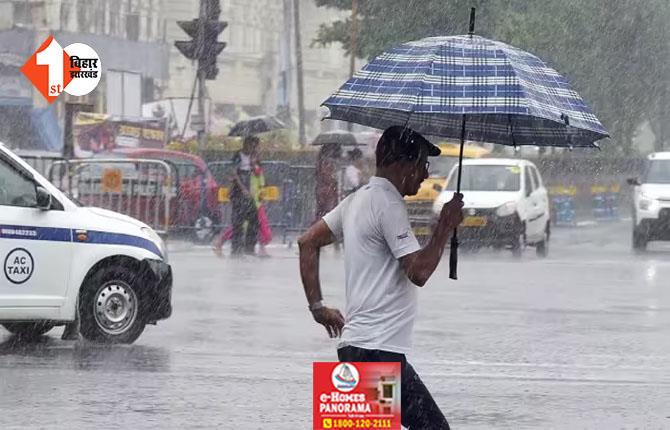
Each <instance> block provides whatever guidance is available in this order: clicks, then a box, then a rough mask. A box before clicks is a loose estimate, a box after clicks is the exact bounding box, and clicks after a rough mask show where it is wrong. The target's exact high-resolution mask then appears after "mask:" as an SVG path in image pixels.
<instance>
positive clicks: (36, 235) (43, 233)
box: [0, 225, 163, 258]
mask: <svg viewBox="0 0 670 430" xmlns="http://www.w3.org/2000/svg"><path fill="white" fill-rule="evenodd" d="M78 232H86V236H87V238H86V240H85V241H79V240H74V237H75V235H76V234H77V233H78ZM0 239H23V240H42V241H49V242H76V243H82V244H87V243H90V244H99V245H125V246H133V247H135V248H141V249H145V250H147V251H149V252H153V253H154V254H156V255H158V256H160V257H161V258H162V257H163V254H162V253H161V251H160V249H159V248H158V247H157V246H156V244H155V243H153V242H152V241H150V240H148V239H145V238H143V237H138V236H132V235H130V234H123V233H111V232H107V231H95V230H78V229H70V228H58V227H37V226H25V225H0Z"/></svg>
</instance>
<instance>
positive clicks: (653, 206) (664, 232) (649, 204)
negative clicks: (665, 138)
mask: <svg viewBox="0 0 670 430" xmlns="http://www.w3.org/2000/svg"><path fill="white" fill-rule="evenodd" d="M628 183H629V184H630V185H633V186H634V188H633V249H635V250H637V251H643V250H645V249H647V243H648V242H650V241H653V240H670V152H655V153H652V154H650V155H649V156H648V157H647V160H646V162H645V164H644V167H643V171H642V175H641V176H640V177H639V178H631V179H628Z"/></svg>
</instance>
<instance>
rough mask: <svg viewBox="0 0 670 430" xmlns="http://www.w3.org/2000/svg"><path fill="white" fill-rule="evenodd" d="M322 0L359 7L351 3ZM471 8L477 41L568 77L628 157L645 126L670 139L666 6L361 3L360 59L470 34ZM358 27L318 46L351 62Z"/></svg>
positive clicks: (555, 1) (632, 1)
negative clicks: (332, 47) (499, 44)
mask: <svg viewBox="0 0 670 430" xmlns="http://www.w3.org/2000/svg"><path fill="white" fill-rule="evenodd" d="M315 1H316V4H317V5H319V6H325V7H331V8H338V9H341V10H346V9H350V8H351V1H350V0H315ZM470 6H475V7H478V9H477V26H476V33H477V34H480V35H482V36H484V37H490V38H494V39H497V40H501V41H504V42H506V43H509V44H511V45H514V46H516V47H519V48H521V49H524V50H527V51H529V52H532V53H534V54H536V55H538V56H539V57H540V58H542V59H543V60H544V61H546V62H547V63H548V64H549V65H551V66H552V67H554V68H556V69H557V70H559V71H560V72H561V73H562V74H563V75H565V76H566V78H568V80H569V81H570V82H571V84H572V85H573V86H574V88H575V90H576V91H577V92H579V93H580V94H581V95H582V96H583V97H584V99H585V100H586V102H587V103H588V104H589V105H590V106H591V107H592V108H593V109H594V111H595V112H596V114H597V115H598V117H599V118H600V119H601V121H602V122H603V124H604V125H605V127H606V128H607V129H608V130H609V131H610V133H611V135H612V139H613V141H614V143H615V145H616V147H617V148H619V149H620V150H622V151H624V152H630V151H631V150H632V147H631V145H632V143H631V142H632V138H633V135H634V132H635V130H636V128H637V127H638V126H639V125H640V124H641V123H642V122H644V121H645V120H649V121H650V124H651V127H652V130H654V132H655V134H656V136H657V137H661V136H663V135H665V138H666V139H667V138H670V130H668V126H667V125H666V123H667V122H668V119H669V118H668V109H666V108H665V106H666V104H667V99H668V97H667V86H668V78H670V75H669V73H670V72H669V71H670V67H668V62H669V57H670V44H669V43H668V40H670V39H669V38H668V26H669V25H670V2H668V1H667V0H609V1H605V0H593V1H589V2H585V1H581V0H546V1H542V2H538V1H533V0H499V1H496V2H486V1H483V0H482V1H464V0H424V1H420V0H409V1H403V0H359V16H360V24H359V33H360V35H359V41H358V50H357V52H356V55H357V56H359V57H362V58H371V57H373V56H375V55H377V54H379V53H381V52H383V51H384V50H385V49H388V48H390V47H392V46H395V45H398V44H400V43H402V42H405V41H408V40H415V39H420V38H422V37H427V36H434V35H444V34H464V33H466V32H467V24H468V14H469V10H470ZM350 24H351V23H350V20H349V19H345V20H341V21H336V22H334V23H331V24H324V25H322V26H321V28H320V31H319V33H318V36H317V38H316V40H315V43H318V44H330V43H333V42H341V43H342V45H343V48H344V49H345V51H346V53H347V55H348V53H349V50H350V46H349V26H350ZM664 94H665V96H664ZM664 133H665V134H664ZM657 140H660V139H657Z"/></svg>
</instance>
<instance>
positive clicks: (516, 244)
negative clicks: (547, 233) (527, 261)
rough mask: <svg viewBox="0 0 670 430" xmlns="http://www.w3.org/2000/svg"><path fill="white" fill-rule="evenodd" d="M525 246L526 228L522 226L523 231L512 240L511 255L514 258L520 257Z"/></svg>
mask: <svg viewBox="0 0 670 430" xmlns="http://www.w3.org/2000/svg"><path fill="white" fill-rule="evenodd" d="M525 247H526V228H525V227H524V229H523V231H522V232H521V233H519V234H518V235H517V236H516V237H515V239H514V240H513V241H512V255H513V256H514V258H521V257H522V256H523V250H524V248H525Z"/></svg>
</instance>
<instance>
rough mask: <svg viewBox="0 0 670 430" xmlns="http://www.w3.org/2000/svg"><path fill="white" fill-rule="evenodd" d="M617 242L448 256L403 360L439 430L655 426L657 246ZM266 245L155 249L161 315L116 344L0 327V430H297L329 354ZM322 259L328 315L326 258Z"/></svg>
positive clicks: (290, 259)
mask: <svg viewBox="0 0 670 430" xmlns="http://www.w3.org/2000/svg"><path fill="white" fill-rule="evenodd" d="M629 232H630V226H629V223H620V224H606V225H600V226H590V227H582V228H576V229H570V230H568V229H563V230H557V231H556V232H555V237H554V240H553V242H552V248H551V250H550V254H551V255H550V258H548V259H547V260H538V259H537V258H536V257H535V255H534V251H533V250H532V249H531V250H527V252H526V254H525V255H524V257H523V259H522V260H521V261H516V260H514V259H513V258H512V257H511V255H508V254H507V253H506V252H503V253H494V252H481V253H478V254H471V255H466V256H463V257H462V258H461V266H460V276H461V280H459V281H458V282H453V281H449V280H448V279H447V265H446V264H442V265H441V267H440V268H439V269H438V270H439V272H438V273H437V274H436V275H435V276H434V277H433V279H431V281H430V282H429V284H428V285H427V287H426V288H425V289H424V290H423V291H422V292H421V294H420V301H421V303H420V316H419V320H418V322H417V326H416V330H415V353H414V354H413V355H412V356H411V357H410V360H411V361H412V362H413V364H414V366H415V368H416V369H417V371H418V372H419V374H420V375H421V376H422V378H423V380H424V381H425V382H426V384H427V385H428V387H429V388H430V389H431V391H432V392H433V395H434V397H435V398H436V400H437V402H438V404H439V405H440V406H441V407H442V408H443V411H444V412H445V414H446V415H447V417H448V419H449V421H450V422H451V424H452V426H453V427H454V428H456V429H459V428H467V429H491V428H510V429H520V428H545V429H546V428H589V429H590V428H607V429H612V428H617V429H618V428H650V429H657V428H670V338H669V337H668V334H669V333H670V246H659V247H654V246H652V248H651V251H650V252H648V253H647V254H646V255H643V256H636V255H633V254H632V253H631V252H630V250H629ZM272 252H273V254H274V257H273V258H271V259H267V260H257V259H253V260H248V261H237V260H235V261H234V260H230V259H223V260H219V259H217V258H215V257H214V256H212V255H211V254H210V253H209V251H208V250H206V249H188V248H184V247H181V248H180V249H179V250H178V251H175V252H173V253H172V254H171V263H172V264H173V267H174V270H175V273H176V285H175V291H174V295H173V300H174V307H175V309H174V315H173V317H172V318H171V319H169V320H167V321H164V322H162V323H159V325H158V326H156V327H154V326H149V327H148V328H147V330H146V331H145V333H144V334H143V336H142V337H140V339H139V340H138V341H137V343H136V344H135V345H132V346H120V347H110V348H105V347H99V346H94V345H91V344H88V343H86V342H63V341H61V340H60V339H59V336H60V333H61V330H62V329H60V328H59V329H54V330H52V332H50V333H49V335H48V336H45V337H42V338H41V339H40V340H39V341H38V342H35V343H31V344H25V343H22V344H18V343H17V342H16V340H15V339H14V338H11V337H10V336H9V334H8V333H7V332H6V331H4V330H2V329H0V399H1V403H0V428H2V429H12V428H63V429H66V428H67V429H71V428H99V429H107V428H110V429H112V428H114V429H118V428H127V429H135V428H157V429H159V428H160V429H180V428H223V429H290V430H293V429H309V428H311V404H312V401H311V389H312V385H311V383H312V382H311V363H312V361H332V360H334V359H335V357H336V355H335V343H334V341H331V340H330V339H328V337H327V335H326V332H325V330H324V329H323V328H321V327H320V326H317V325H316V324H315V323H313V322H312V320H311V317H310V315H309V313H308V311H307V309H306V302H305V298H304V295H303V293H302V288H301V286H300V282H299V277H298V270H297V255H296V254H295V250H286V249H284V248H279V249H273V250H272ZM325 254H326V255H325V256H324V257H322V258H323V259H324V260H325V261H324V262H323V263H322V279H323V288H324V289H325V296H326V299H327V301H328V302H329V303H331V304H337V305H340V306H341V305H342V302H343V284H342V282H343V273H342V262H341V260H340V259H338V258H337V257H336V256H334V255H333V253H332V251H327V252H326V253H325ZM444 263H446V261H445V262H444Z"/></svg>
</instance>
